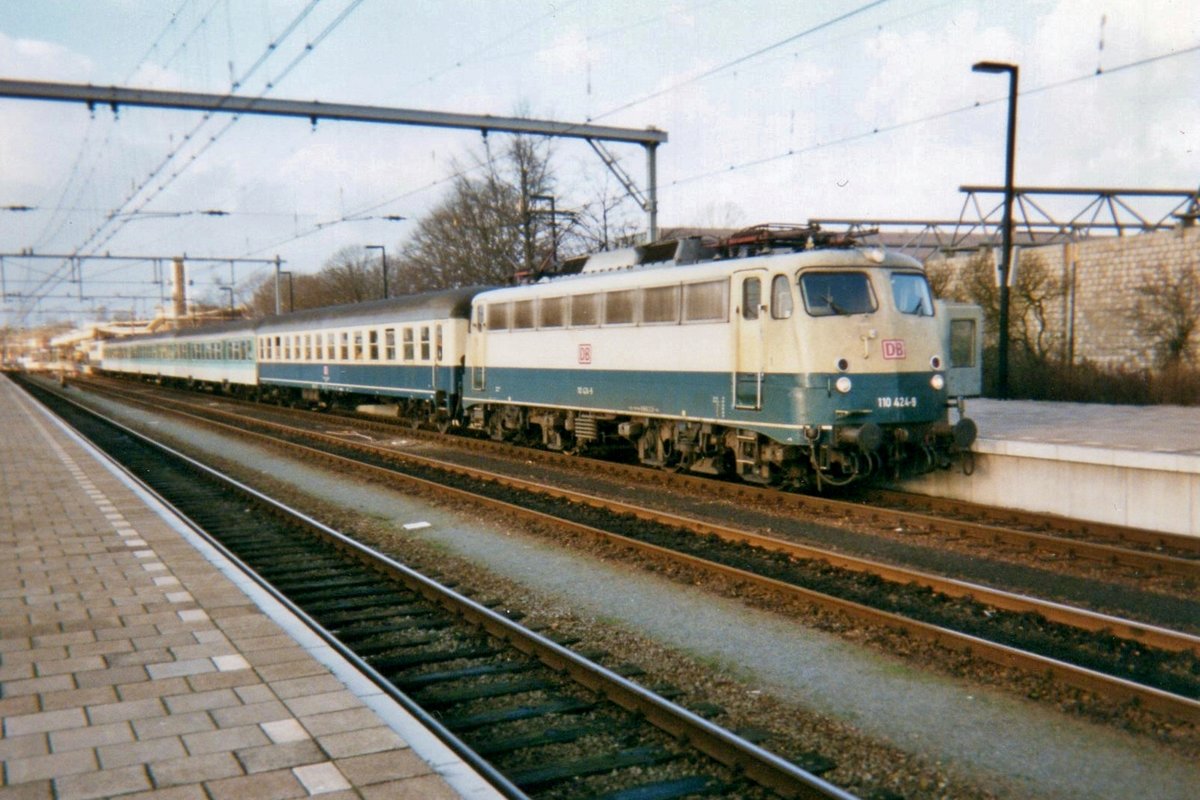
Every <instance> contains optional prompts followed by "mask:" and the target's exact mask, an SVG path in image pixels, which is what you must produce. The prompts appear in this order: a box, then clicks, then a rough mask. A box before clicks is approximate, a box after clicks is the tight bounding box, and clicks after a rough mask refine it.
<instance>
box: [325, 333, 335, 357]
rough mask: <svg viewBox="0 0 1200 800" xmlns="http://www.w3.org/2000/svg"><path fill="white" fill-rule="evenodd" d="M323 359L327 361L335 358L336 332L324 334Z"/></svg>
mask: <svg viewBox="0 0 1200 800" xmlns="http://www.w3.org/2000/svg"><path fill="white" fill-rule="evenodd" d="M325 359H326V360H327V361H336V360H337V334H335V333H326V334H325Z"/></svg>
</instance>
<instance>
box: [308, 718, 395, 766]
mask: <svg viewBox="0 0 1200 800" xmlns="http://www.w3.org/2000/svg"><path fill="white" fill-rule="evenodd" d="M317 741H319V742H320V743H321V747H323V748H325V752H327V753H329V755H331V756H333V757H334V758H349V757H351V756H362V755H367V754H368V753H378V752H381V751H383V750H396V749H399V748H402V747H405V746H406V745H405V743H404V740H403V739H401V738H400V737H399V736H398V735H397V734H396V732H395V731H393V730H392V729H391V728H386V727H382V726H380V727H378V728H364V729H362V730H357V731H347V732H345V733H331V734H329V735H328V736H321V737H320V738H318V740H317Z"/></svg>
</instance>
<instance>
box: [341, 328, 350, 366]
mask: <svg viewBox="0 0 1200 800" xmlns="http://www.w3.org/2000/svg"><path fill="white" fill-rule="evenodd" d="M349 360H350V331H340V332H339V334H338V361H349Z"/></svg>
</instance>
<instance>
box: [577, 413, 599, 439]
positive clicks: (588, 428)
mask: <svg viewBox="0 0 1200 800" xmlns="http://www.w3.org/2000/svg"><path fill="white" fill-rule="evenodd" d="M597 438H598V433H597V431H596V418H595V417H593V416H592V415H591V414H580V415H579V416H577V417H576V418H575V439H576V440H577V441H581V442H582V441H592V440H595V439H597Z"/></svg>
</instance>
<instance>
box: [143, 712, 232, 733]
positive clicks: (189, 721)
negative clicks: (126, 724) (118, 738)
mask: <svg viewBox="0 0 1200 800" xmlns="http://www.w3.org/2000/svg"><path fill="white" fill-rule="evenodd" d="M216 727H217V726H216V725H215V724H214V723H213V721H212V717H210V716H208V714H207V713H206V712H204V711H195V712H193V713H191V714H172V715H171V716H169V717H156V718H155V719H136V720H134V721H133V732H134V733H136V734H137V737H138V738H139V739H154V738H157V737H159V736H183V735H184V734H188V733H199V732H200V731H211V730H214V729H215V728H216Z"/></svg>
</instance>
